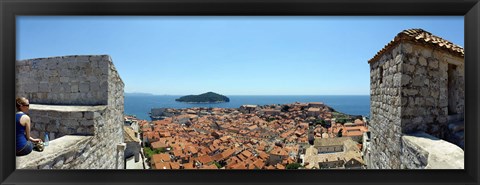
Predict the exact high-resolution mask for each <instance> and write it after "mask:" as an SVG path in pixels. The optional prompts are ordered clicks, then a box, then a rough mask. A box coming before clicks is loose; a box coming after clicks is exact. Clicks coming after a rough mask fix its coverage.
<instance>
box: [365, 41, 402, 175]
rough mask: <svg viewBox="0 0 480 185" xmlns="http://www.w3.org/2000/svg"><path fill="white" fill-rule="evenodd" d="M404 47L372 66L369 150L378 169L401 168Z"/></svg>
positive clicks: (394, 49) (388, 54) (386, 55)
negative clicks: (402, 65)
mask: <svg viewBox="0 0 480 185" xmlns="http://www.w3.org/2000/svg"><path fill="white" fill-rule="evenodd" d="M400 53H401V46H397V47H395V48H393V49H392V50H391V51H389V52H386V53H385V54H384V56H382V57H381V58H380V59H379V61H377V62H375V63H372V64H371V65H370V115H371V120H370V127H369V130H370V131H371V138H372V139H371V145H370V146H371V150H370V153H369V155H370V156H369V158H370V159H376V160H375V161H373V160H372V161H371V164H372V167H371V168H375V169H398V168H400V156H399V155H400V152H401V146H400V144H401V128H402V127H401V119H400V117H401V104H402V102H401V100H402V99H401V98H400V96H399V94H400V79H401V75H402V74H401V68H399V67H398V65H399V64H400V63H402V59H403V58H402V56H401V55H399V54H400Z"/></svg>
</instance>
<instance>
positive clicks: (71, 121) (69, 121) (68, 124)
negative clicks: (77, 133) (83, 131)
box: [61, 119, 79, 128]
mask: <svg viewBox="0 0 480 185" xmlns="http://www.w3.org/2000/svg"><path fill="white" fill-rule="evenodd" d="M61 124H62V125H64V126H66V127H67V128H76V127H78V126H79V123H78V121H77V120H76V119H65V120H64V122H63V123H61Z"/></svg>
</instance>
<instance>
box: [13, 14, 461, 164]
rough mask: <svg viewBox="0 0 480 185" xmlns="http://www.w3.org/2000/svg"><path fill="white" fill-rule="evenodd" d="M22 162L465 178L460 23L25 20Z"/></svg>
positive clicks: (442, 19)
mask: <svg viewBox="0 0 480 185" xmlns="http://www.w3.org/2000/svg"><path fill="white" fill-rule="evenodd" d="M16 47H17V48H16V72H15V74H16V75H15V80H16V81H15V82H16V85H15V94H16V105H15V108H16V114H15V117H16V123H15V125H16V156H17V157H16V168H17V169H125V170H128V169H142V170H204V169H207V170H325V169H343V170H351V169H357V170H358V169H360V170H369V169H394V170H396V169H464V158H465V157H464V150H465V147H464V127H465V124H464V112H465V110H464V109H465V77H464V75H465V72H464V66H465V65H464V63H465V62H464V61H465V60H464V54H465V53H464V18H463V16H382V17H380V16H359V17H352V16H18V17H17V18H16Z"/></svg>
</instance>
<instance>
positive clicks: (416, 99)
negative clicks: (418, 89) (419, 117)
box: [415, 97, 425, 106]
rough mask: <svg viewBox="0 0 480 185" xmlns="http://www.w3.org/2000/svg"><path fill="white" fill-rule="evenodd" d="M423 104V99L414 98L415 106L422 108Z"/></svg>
mask: <svg viewBox="0 0 480 185" xmlns="http://www.w3.org/2000/svg"><path fill="white" fill-rule="evenodd" d="M424 104H425V99H424V98H423V97H417V98H415V105H420V106H423V105H424Z"/></svg>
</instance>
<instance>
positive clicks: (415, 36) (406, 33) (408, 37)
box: [368, 29, 465, 63]
mask: <svg viewBox="0 0 480 185" xmlns="http://www.w3.org/2000/svg"><path fill="white" fill-rule="evenodd" d="M401 41H410V42H414V43H419V44H423V45H427V46H430V47H435V48H438V49H442V50H444V51H447V52H450V53H451V54H453V55H457V56H459V57H464V55H465V52H464V49H463V48H462V47H461V46H459V45H456V44H454V43H452V42H450V41H448V40H445V39H443V38H441V37H438V36H436V35H433V34H432V33H430V32H428V31H425V30H423V29H408V30H403V31H402V32H400V33H398V34H397V36H395V38H393V40H392V41H390V42H389V43H388V44H387V45H385V47H383V48H382V49H381V50H380V51H378V52H377V54H376V55H375V56H374V57H373V58H372V59H370V60H369V61H368V63H371V62H373V61H376V60H378V59H379V58H380V56H382V54H383V53H385V52H386V51H388V50H390V49H391V48H392V47H393V46H394V45H396V44H398V43H400V42H401Z"/></svg>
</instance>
